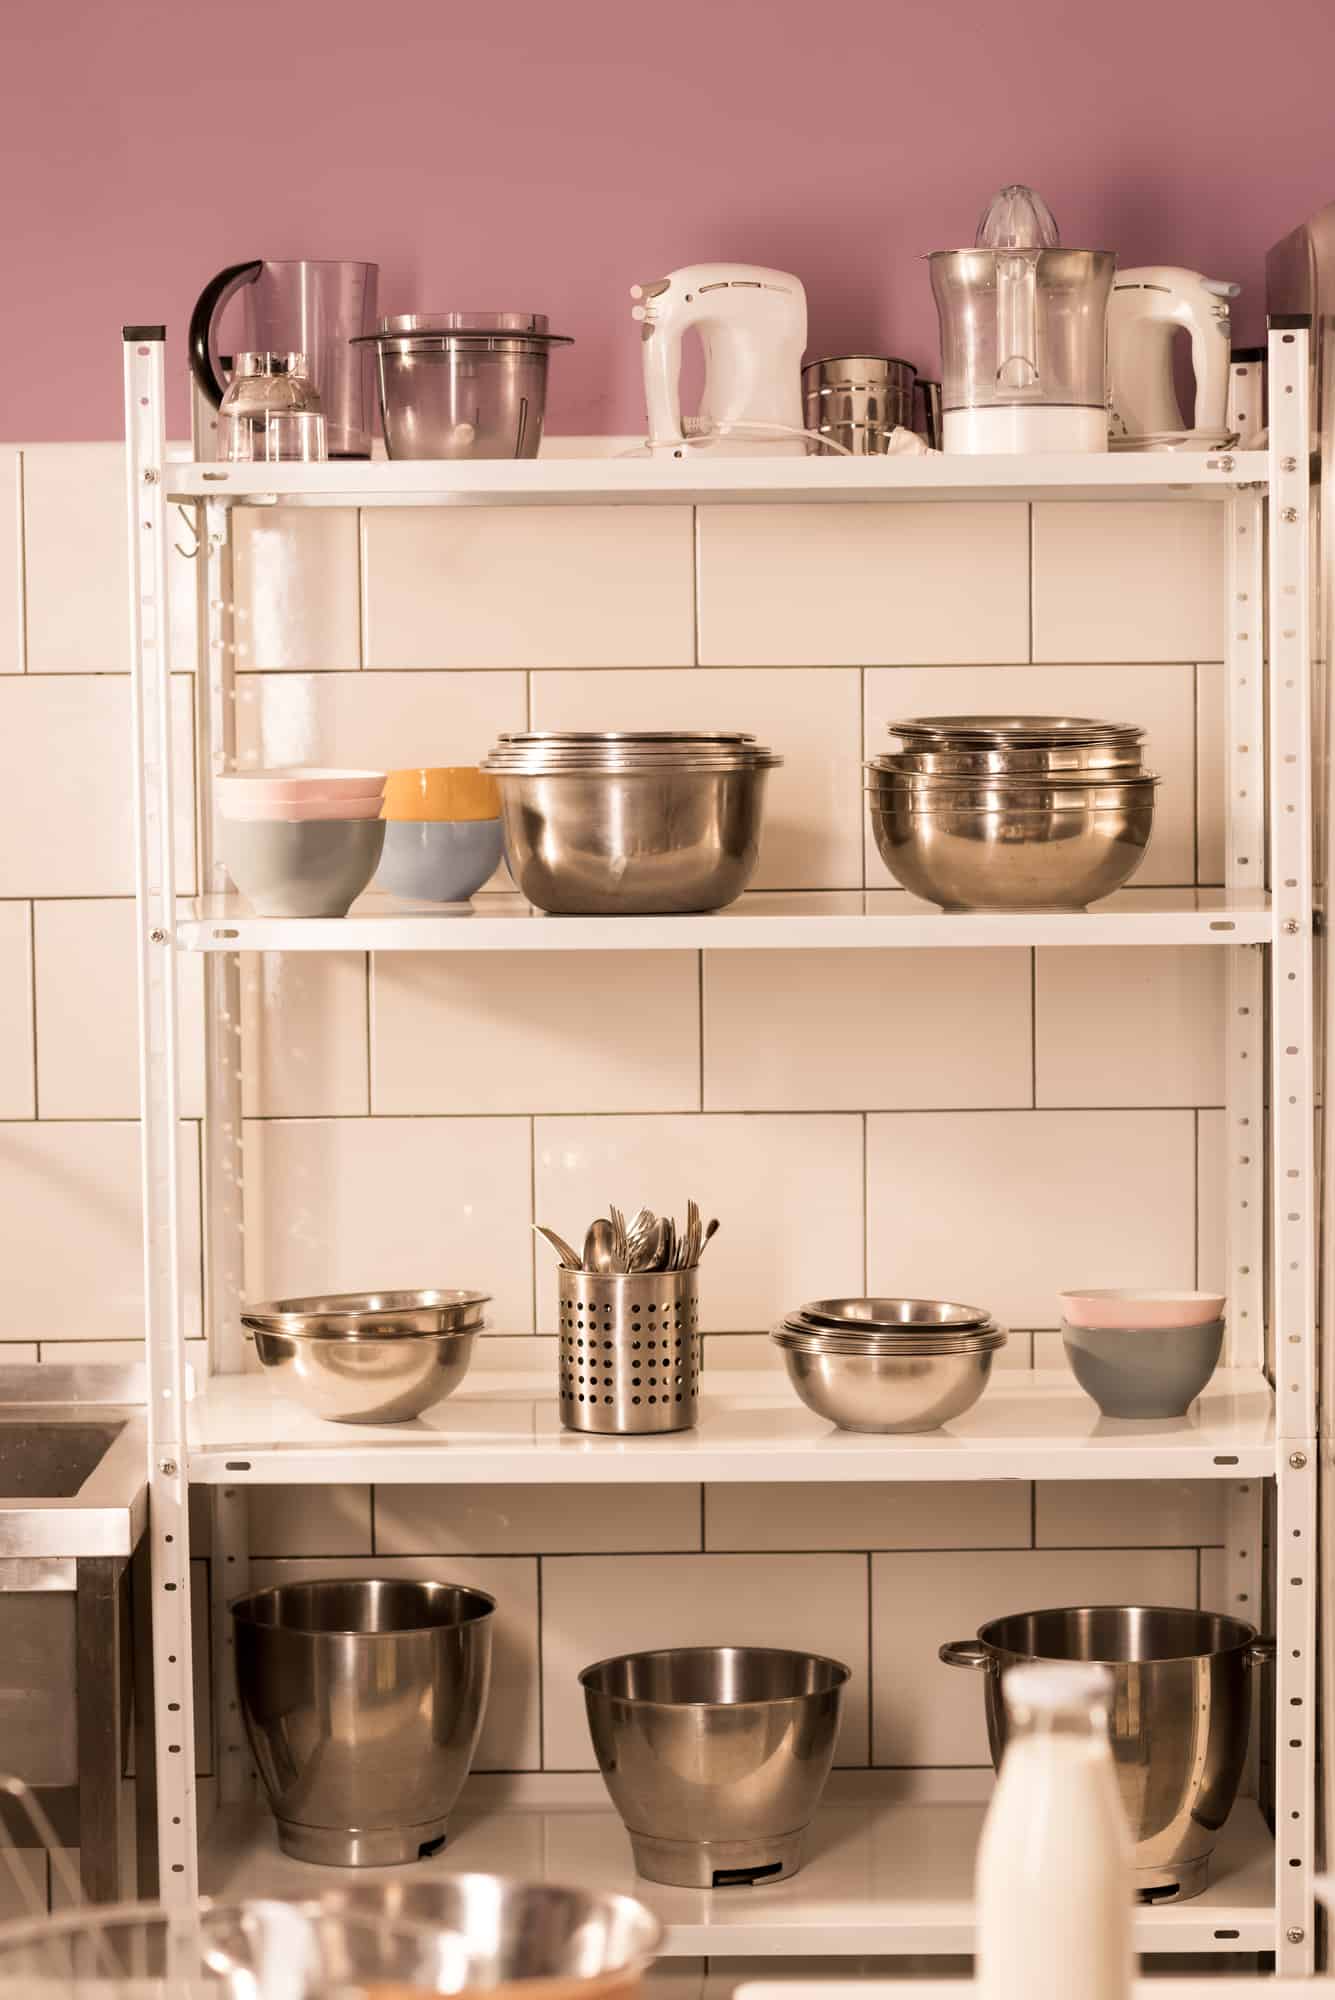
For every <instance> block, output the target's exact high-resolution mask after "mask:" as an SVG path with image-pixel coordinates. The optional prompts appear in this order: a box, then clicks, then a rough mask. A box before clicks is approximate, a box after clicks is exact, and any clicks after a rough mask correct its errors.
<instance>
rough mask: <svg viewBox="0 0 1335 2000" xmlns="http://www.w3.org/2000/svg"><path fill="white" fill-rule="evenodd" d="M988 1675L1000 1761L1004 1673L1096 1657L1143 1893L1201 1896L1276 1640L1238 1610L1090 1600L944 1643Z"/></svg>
mask: <svg viewBox="0 0 1335 2000" xmlns="http://www.w3.org/2000/svg"><path fill="white" fill-rule="evenodd" d="M940 1657H941V1659H942V1661H943V1662H944V1663H945V1665H946V1666H948V1667H972V1668H973V1669H975V1670H976V1671H977V1672H980V1673H981V1674H983V1675H984V1677H985V1678H984V1696H985V1699H986V1703H987V1734H988V1742H989V1744H990V1746H991V1751H992V1762H993V1764H994V1765H996V1766H998V1767H1000V1764H1001V1759H1002V1754H1003V1752H1004V1751H1005V1748H1006V1740H1007V1735H1008V1730H1009V1724H1008V1720H1007V1715H1006V1704H1005V1702H1004V1701H1003V1699H1002V1691H1001V1683H1002V1677H1003V1676H1004V1675H1005V1673H1006V1672H1007V1671H1008V1670H1009V1669H1010V1668H1011V1667H1016V1666H1019V1665H1021V1663H1022V1662H1025V1661H1029V1660H1059V1661H1065V1660H1083V1661H1096V1662H1097V1663H1098V1664H1099V1665H1101V1666H1106V1667H1107V1669H1108V1671H1109V1673H1110V1674H1111V1675H1112V1678H1113V1700H1112V1705H1111V1707H1110V1709H1109V1714H1108V1734H1109V1737H1110V1739H1111V1742H1112V1753H1113V1762H1114V1764H1115V1765H1116V1769H1117V1784H1118V1789H1119V1791H1120V1792H1121V1796H1122V1804H1123V1806H1124V1807H1125V1808H1126V1816H1127V1820H1128V1823H1129V1824H1130V1828H1131V1836H1132V1839H1133V1840H1134V1841H1135V1844H1136V1889H1137V1893H1138V1894H1139V1896H1140V1898H1141V1900H1142V1901H1145V1902H1172V1901H1183V1900H1185V1899H1186V1898H1188V1897H1190V1896H1199V1895H1200V1893H1201V1891H1202V1890H1203V1889H1204V1888H1205V1886H1206V1882H1207V1880H1208V1878H1209V1870H1210V1856H1211V1854H1212V1853H1213V1852H1214V1845H1215V1838H1216V1836H1217V1834H1218V1832H1219V1829H1220V1828H1221V1827H1222V1826H1223V1824H1224V1821H1225V1820H1226V1819H1227V1818H1228V1816H1229V1813H1230V1812H1231V1811H1232V1809H1233V1802H1234V1800H1235V1799H1236V1797H1237V1794H1238V1784H1239V1781H1240V1780H1241V1777H1242V1767H1243V1761H1244V1759H1245V1757H1246V1754H1247V1736H1248V1731H1249V1727H1250V1722H1251V1705H1252V1669H1253V1668H1254V1667H1256V1666H1259V1665H1261V1664H1262V1663H1263V1662H1266V1661H1270V1660H1273V1659H1274V1657H1275V1648H1274V1645H1273V1643H1272V1642H1271V1641H1270V1640H1267V1639H1260V1638H1258V1637H1257V1633H1256V1628H1255V1626H1252V1625H1245V1624H1244V1623H1243V1622H1242V1620H1241V1619H1240V1618H1226V1617H1224V1616H1223V1615H1222V1614H1219V1613H1216V1612H1210V1611H1188V1610H1176V1609H1173V1608H1171V1607H1168V1608H1166V1607H1163V1606H1159V1605H1142V1604H1130V1605H1127V1604H1090V1605H1082V1606H1079V1607H1069V1608H1066V1609H1063V1610H1057V1611H1020V1612H1016V1613H1014V1614H1013V1615H1012V1616H1011V1617H1008V1618H994V1619H992V1620H991V1621H990V1622H989V1623H988V1624H986V1625H982V1626H980V1627H979V1629H978V1636H977V1638H975V1639H956V1640H953V1641H951V1642H950V1643H949V1644H947V1645H944V1646H942V1647H941V1649H940Z"/></svg>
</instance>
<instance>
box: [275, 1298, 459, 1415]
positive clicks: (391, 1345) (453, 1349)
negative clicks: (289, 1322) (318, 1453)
mask: <svg viewBox="0 0 1335 2000" xmlns="http://www.w3.org/2000/svg"><path fill="white" fill-rule="evenodd" d="M242 1324H243V1325H245V1324H246V1322H245V1320H243V1322H242ZM248 1330H249V1332H250V1335H251V1338H252V1339H253V1340H254V1342H255V1352H256V1354H257V1356H258V1357H259V1361H260V1365H261V1367H263V1368H265V1369H267V1370H268V1371H269V1373H270V1374H271V1375H272V1376H273V1378H274V1386H275V1388H277V1389H280V1390H282V1392H283V1393H284V1394H285V1395H288V1396H292V1397H294V1398H295V1399H296V1401H297V1402H299V1403H303V1404H304V1405H305V1407H306V1408H307V1409H308V1410H312V1411H314V1413H315V1415H316V1416H317V1417H324V1418H326V1419H327V1420H328V1421H329V1422H330V1423H334V1424H406V1423H408V1422H410V1421H411V1419H412V1418H413V1417H420V1416H421V1415H422V1413H423V1411H424V1410H430V1409H433V1408H434V1407H435V1405H436V1404H437V1403H443V1402H444V1400H445V1398H446V1397H447V1396H451V1395H453V1393H454V1391H455V1390H456V1389H457V1388H458V1386H459V1384H460V1383H461V1382H462V1381H463V1379H464V1376H465V1375H466V1374H467V1373H468V1364H469V1362H470V1361H471V1360H472V1358H473V1342H474V1341H475V1340H476V1338H477V1328H476V1327H468V1328H466V1329H465V1330H464V1331H462V1332H459V1333H399V1332H394V1333H366V1334H325V1333H315V1334H300V1333H284V1332H280V1331H277V1330H276V1329H275V1328H273V1327H267V1326H264V1325H262V1324H256V1325H252V1326H250V1327H249V1329H248Z"/></svg>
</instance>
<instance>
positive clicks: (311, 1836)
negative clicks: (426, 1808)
mask: <svg viewBox="0 0 1335 2000" xmlns="http://www.w3.org/2000/svg"><path fill="white" fill-rule="evenodd" d="M445 1829H446V1821H445V1820H443V1819H428V1820H423V1821H421V1822H420V1824H419V1825H417V1826H375V1827H344V1826H304V1825H302V1824H300V1823H299V1822H298V1821H296V1820H291V1819H280V1820H279V1821H278V1845H279V1846H280V1847H281V1848H282V1850H283V1852H284V1854H290V1855H292V1857H293V1859H294V1860H297V1861H314V1862H316V1863H318V1864H319V1865H320V1866H321V1867H325V1868H392V1867H393V1866H394V1865H395V1863H397V1862H401V1861H423V1860H425V1859H426V1857H427V1856H428V1855H430V1854H437V1853H439V1851H440V1849H441V1848H442V1847H443V1846H444V1845H445Z"/></svg>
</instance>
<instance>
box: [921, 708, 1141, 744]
mask: <svg viewBox="0 0 1335 2000" xmlns="http://www.w3.org/2000/svg"><path fill="white" fill-rule="evenodd" d="M886 729H887V731H888V732H889V734H890V735H891V736H898V737H900V738H901V739H902V740H903V741H905V742H909V741H910V740H912V741H913V742H914V745H915V747H917V746H918V745H921V746H922V747H923V748H926V749H939V750H949V749H961V748H993V747H1000V748H1005V747H1007V746H1011V747H1015V748H1020V747H1023V746H1024V745H1030V746H1037V747H1042V746H1049V745H1055V744H1062V743H1109V742H1132V743H1139V742H1140V741H1141V739H1142V738H1143V736H1144V734H1145V731H1144V730H1143V729H1140V728H1138V727H1137V726H1136V724H1135V723H1131V722H1099V721H1096V720H1095V718H1094V717H1093V716H1088V715H917V716H913V717H911V718H909V719H907V720H905V721H903V722H888V723H887V724H886Z"/></svg>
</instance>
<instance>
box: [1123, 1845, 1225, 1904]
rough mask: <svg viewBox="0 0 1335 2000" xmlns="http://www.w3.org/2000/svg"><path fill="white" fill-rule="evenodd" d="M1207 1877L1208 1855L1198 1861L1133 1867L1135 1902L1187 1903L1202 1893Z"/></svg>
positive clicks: (1208, 1874) (1208, 1871)
mask: <svg viewBox="0 0 1335 2000" xmlns="http://www.w3.org/2000/svg"><path fill="white" fill-rule="evenodd" d="M1209 1879H1210V1857H1209V1855H1208V1854H1202V1855H1201V1857H1200V1859H1199V1860H1198V1861H1161V1862H1160V1863H1159V1864H1158V1866H1157V1867H1154V1868H1137V1870H1136V1901H1137V1902H1138V1903H1187V1902H1190V1900H1191V1898H1192V1897H1193V1896H1199V1895H1201V1894H1202V1893H1203V1891H1204V1889H1205V1887H1206V1884H1207V1883H1208V1882H1209Z"/></svg>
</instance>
